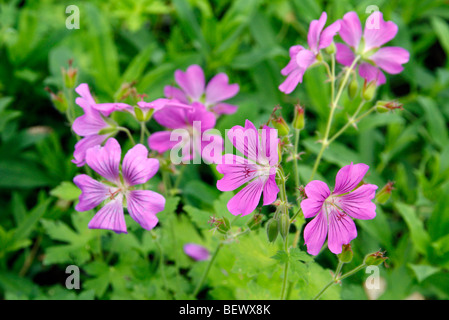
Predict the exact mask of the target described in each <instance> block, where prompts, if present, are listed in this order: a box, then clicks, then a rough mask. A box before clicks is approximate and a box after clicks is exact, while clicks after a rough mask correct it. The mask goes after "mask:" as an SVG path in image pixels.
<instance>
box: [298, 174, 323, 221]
mask: <svg viewBox="0 0 449 320" xmlns="http://www.w3.org/2000/svg"><path fill="white" fill-rule="evenodd" d="M305 191H306V195H307V199H305V200H303V201H301V209H302V212H303V214H304V217H305V218H311V217H314V216H316V215H317V214H318V213H319V212H320V210H321V208H322V207H323V203H324V201H325V200H326V199H327V197H329V195H330V190H329V187H328V186H327V184H325V183H324V182H322V181H319V180H313V181H310V182H309V183H308V184H307V185H306V187H305Z"/></svg>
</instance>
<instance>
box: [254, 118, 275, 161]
mask: <svg viewBox="0 0 449 320" xmlns="http://www.w3.org/2000/svg"><path fill="white" fill-rule="evenodd" d="M259 141H260V146H259V150H260V154H259V158H258V162H259V163H261V164H264V165H267V164H269V165H270V166H275V165H277V164H278V162H279V151H278V145H279V138H278V131H277V130H276V129H273V128H270V127H268V126H266V125H264V126H263V128H262V130H261V136H260V140H259Z"/></svg>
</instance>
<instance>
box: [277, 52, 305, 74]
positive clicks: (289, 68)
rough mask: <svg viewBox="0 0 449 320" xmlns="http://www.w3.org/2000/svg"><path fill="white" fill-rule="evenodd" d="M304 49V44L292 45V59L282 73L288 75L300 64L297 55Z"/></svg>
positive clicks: (290, 53)
mask: <svg viewBox="0 0 449 320" xmlns="http://www.w3.org/2000/svg"><path fill="white" fill-rule="evenodd" d="M301 50H304V47H303V46H299V45H297V46H292V47H290V49H289V55H290V61H289V62H288V64H287V65H286V66H285V67H284V68H283V69H282V70H281V74H282V75H283V76H286V75H288V74H289V73H291V72H292V71H293V70H295V69H297V68H298V64H297V63H296V55H297V54H298V52H299V51H301Z"/></svg>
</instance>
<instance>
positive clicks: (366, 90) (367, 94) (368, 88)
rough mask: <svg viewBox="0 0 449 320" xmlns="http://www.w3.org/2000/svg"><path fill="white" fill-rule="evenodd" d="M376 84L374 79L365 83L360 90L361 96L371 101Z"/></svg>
mask: <svg viewBox="0 0 449 320" xmlns="http://www.w3.org/2000/svg"><path fill="white" fill-rule="evenodd" d="M376 88H377V84H376V81H370V82H369V83H368V84H366V83H365V85H364V86H363V90H362V97H363V99H364V100H366V101H371V100H372V99H373V98H374V94H375V93H376Z"/></svg>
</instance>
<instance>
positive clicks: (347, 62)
mask: <svg viewBox="0 0 449 320" xmlns="http://www.w3.org/2000/svg"><path fill="white" fill-rule="evenodd" d="M335 46H336V47H337V53H336V55H335V58H336V59H337V62H338V63H340V64H342V65H344V66H347V67H349V66H351V64H352V62H353V61H354V59H355V55H354V52H353V51H352V50H351V48H349V47H348V46H346V45H344V44H343V43H336V44H335Z"/></svg>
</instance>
